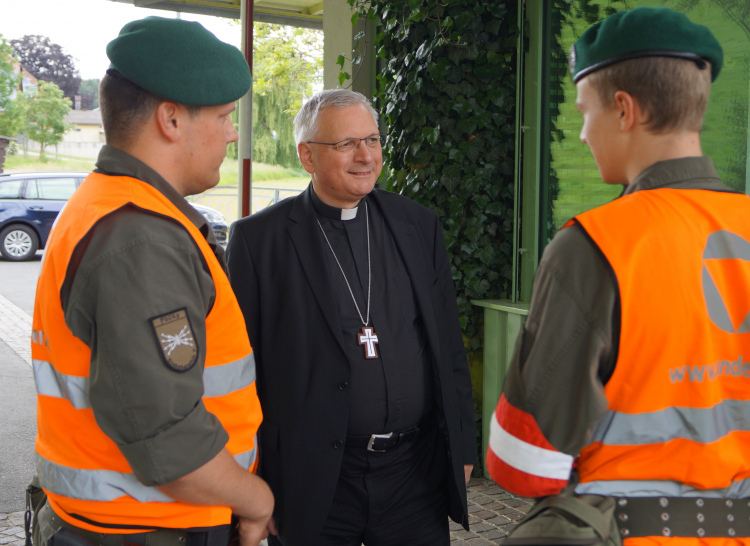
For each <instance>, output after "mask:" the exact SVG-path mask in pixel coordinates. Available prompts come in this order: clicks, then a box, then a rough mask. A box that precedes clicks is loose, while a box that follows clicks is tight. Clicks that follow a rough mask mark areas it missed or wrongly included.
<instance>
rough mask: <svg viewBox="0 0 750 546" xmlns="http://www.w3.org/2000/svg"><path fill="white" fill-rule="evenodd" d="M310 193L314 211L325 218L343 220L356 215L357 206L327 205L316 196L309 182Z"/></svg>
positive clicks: (352, 218) (351, 218) (353, 217)
mask: <svg viewBox="0 0 750 546" xmlns="http://www.w3.org/2000/svg"><path fill="white" fill-rule="evenodd" d="M310 195H311V196H312V202H313V206H314V207H315V211H316V212H317V213H318V214H320V215H321V216H325V217H326V218H330V219H331V220H344V221H346V220H354V219H355V218H356V217H357V211H358V210H359V207H354V208H353V209H340V208H338V207H332V206H331V205H327V204H326V203H324V202H323V201H321V200H320V197H318V195H317V194H316V193H315V189H314V188H313V187H312V184H310ZM365 199H366V198H365ZM363 202H364V199H363V200H362V201H360V204H362V203H363Z"/></svg>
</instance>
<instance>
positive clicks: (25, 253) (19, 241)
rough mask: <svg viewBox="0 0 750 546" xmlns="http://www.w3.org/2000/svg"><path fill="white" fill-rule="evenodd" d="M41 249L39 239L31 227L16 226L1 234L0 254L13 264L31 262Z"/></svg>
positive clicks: (6, 229)
mask: <svg viewBox="0 0 750 546" xmlns="http://www.w3.org/2000/svg"><path fill="white" fill-rule="evenodd" d="M38 248H39V239H38V238H37V236H36V233H34V230H33V229H31V228H30V227H26V226H22V225H20V224H16V225H14V226H9V227H7V228H5V229H4V230H3V231H2V232H1V233H0V253H2V255H3V258H5V259H6V260H9V261H11V262H21V261H23V260H30V259H31V257H32V256H34V254H36V251H37V249H38Z"/></svg>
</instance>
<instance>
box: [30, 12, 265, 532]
mask: <svg viewBox="0 0 750 546" xmlns="http://www.w3.org/2000/svg"><path fill="white" fill-rule="evenodd" d="M107 54H108V56H109V58H110V60H111V63H112V64H111V67H110V69H109V70H107V75H106V76H105V77H104V79H103V80H102V83H101V87H100V98H101V110H102V120H103V125H104V132H105V136H106V140H107V144H106V146H104V147H103V149H102V151H101V153H100V155H99V159H98V161H97V164H96V165H97V168H96V170H95V171H94V172H93V173H91V175H89V177H87V178H86V180H85V181H84V182H83V184H82V185H81V186H80V188H78V190H77V191H76V193H75V194H74V195H73V197H72V198H71V199H70V200H69V201H68V203H67V205H66V208H65V210H63V212H61V214H60V215H59V216H58V218H57V222H56V225H55V227H54V229H53V231H52V234H51V236H50V241H49V243H48V246H47V250H46V252H45V257H44V263H43V265H42V271H41V275H40V278H39V285H38V289H37V290H38V291H37V298H36V307H35V310H34V336H33V339H32V341H33V343H32V352H33V358H34V372H35V380H36V387H37V393H38V406H37V407H38V412H37V413H38V423H39V433H38V436H37V442H36V446H37V475H38V478H37V479H35V482H34V483H33V486H30V489H31V491H30V492H31V493H34V495H33V496H32V497H33V499H34V504H35V514H34V518H35V525H34V531H33V537H34V544H35V546H45V545H47V544H50V545H52V544H55V543H58V542H59V543H60V544H63V543H65V544H67V545H70V544H81V545H83V544H99V545H102V546H120V545H122V544H143V545H146V546H185V545H187V546H191V545H194V546H224V545H226V544H227V543H228V541H229V538H230V534H231V532H232V529H233V526H232V521H234V522H235V524H236V525H237V528H238V529H239V540H240V544H241V545H242V546H257V545H258V544H259V543H260V541H261V540H263V539H264V538H265V537H266V536H267V535H268V533H269V532H274V533H275V528H274V526H273V523H272V520H271V519H270V518H271V514H272V512H273V506H274V499H273V495H272V493H271V490H270V489H269V487H268V486H267V485H266V483H265V482H264V481H263V480H262V479H260V478H259V477H257V476H256V474H255V469H256V468H257V457H258V445H257V439H256V432H257V430H258V427H259V425H260V422H261V420H262V414H261V410H260V404H259V401H258V397H257V395H256V391H255V360H254V355H253V353H252V348H251V347H250V343H249V340H248V338H247V333H246V329H245V323H244V320H243V318H242V313H241V311H240V309H239V306H238V304H237V300H236V298H235V296H234V293H233V292H232V289H231V287H230V285H229V281H228V279H227V277H226V273H225V270H226V264H225V258H224V250H223V248H222V247H221V245H220V244H219V243H218V242H217V240H216V238H215V237H214V234H213V232H212V229H211V226H210V225H209V224H208V223H207V221H206V220H205V219H204V218H203V216H202V215H201V214H200V213H199V212H197V211H196V210H195V209H194V208H193V207H191V205H190V204H189V203H188V202H187V201H186V200H185V197H187V196H189V195H194V194H198V193H201V192H203V191H205V190H207V189H209V188H212V187H213V186H215V185H216V184H217V183H218V182H219V167H220V166H221V164H222V161H223V159H224V157H225V155H226V149H227V145H228V144H229V143H230V142H235V141H236V140H237V132H236V130H235V128H234V126H233V125H232V122H231V120H230V114H231V113H232V112H233V111H234V109H235V101H236V100H237V99H239V98H240V97H242V96H243V95H244V94H245V93H247V92H248V90H249V88H250V83H251V75H250V70H249V68H248V65H247V63H246V61H245V59H244V56H243V55H242V53H241V52H240V51H239V50H237V48H235V47H233V46H231V45H228V44H225V43H223V42H221V41H220V40H218V39H217V38H216V37H215V36H214V35H213V34H211V33H210V32H208V31H207V30H206V29H205V28H203V27H202V26H201V25H200V24H198V23H193V22H187V21H180V20H175V19H164V18H159V17H148V18H146V19H143V20H140V21H133V22H131V23H128V24H127V25H126V26H125V27H124V28H123V29H122V31H121V32H120V35H119V37H117V38H116V39H115V40H113V41H112V42H110V43H109V45H108V47H107ZM34 486H39V487H41V491H40V490H39V489H38V488H35V487H34ZM40 497H41V498H44V497H46V500H40ZM269 522H270V523H269Z"/></svg>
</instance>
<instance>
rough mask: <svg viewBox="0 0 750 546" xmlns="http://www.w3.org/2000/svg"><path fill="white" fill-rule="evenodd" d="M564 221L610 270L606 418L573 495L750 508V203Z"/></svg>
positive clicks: (653, 204)
mask: <svg viewBox="0 0 750 546" xmlns="http://www.w3.org/2000/svg"><path fill="white" fill-rule="evenodd" d="M574 221H575V222H577V223H578V224H579V225H580V226H581V227H582V228H583V229H584V230H585V231H586V233H587V234H588V235H589V236H590V237H591V239H592V240H593V242H594V243H595V244H596V246H597V247H598V248H599V249H600V250H601V251H602V253H603V254H604V256H605V258H606V259H607V261H608V262H609V264H610V265H611V267H612V270H613V271H614V275H615V277H616V282H617V286H618V291H619V299H620V306H621V325H620V345H619V354H618V358H617V365H616V368H615V371H614V374H613V375H612V377H611V379H610V380H609V382H608V383H607V385H606V387H605V393H606V396H607V400H608V401H609V408H608V411H607V413H606V415H605V416H604V417H602V418H601V419H600V420H599V421H598V422H597V424H596V426H595V427H594V431H593V437H592V441H591V443H590V444H589V445H588V446H586V447H585V448H584V449H583V450H582V451H581V454H580V457H579V459H578V471H579V474H580V482H581V483H580V485H579V486H578V487H577V489H576V491H577V492H578V493H590V494H599V495H614V496H702V497H720V498H721V497H730V498H748V497H750V313H748V312H749V311H750V197H748V196H746V195H737V194H732V193H721V192H712V191H706V190H676V189H657V190H646V191H639V192H636V193H633V194H630V195H627V196H625V197H622V198H620V199H617V200H615V201H613V202H611V203H609V204H607V205H604V206H602V207H599V208H597V209H594V210H591V211H589V212H586V213H583V214H581V215H579V216H577V217H576V218H575V219H574ZM658 540H659V541H662V540H668V539H666V538H663V537H661V538H659V539H658ZM671 540H678V541H687V540H692V541H696V540H697V539H687V538H685V539H678V538H675V539H671ZM705 540H706V541H707V542H710V543H711V544H717V543H718V542H719V541H725V540H729V539H719V538H714V539H705ZM628 541H629V544H630V545H633V544H634V542H633V541H635V542H639V543H643V544H645V543H646V541H648V542H649V543H650V544H652V543H654V539H653V538H646V539H628ZM735 543H736V542H735Z"/></svg>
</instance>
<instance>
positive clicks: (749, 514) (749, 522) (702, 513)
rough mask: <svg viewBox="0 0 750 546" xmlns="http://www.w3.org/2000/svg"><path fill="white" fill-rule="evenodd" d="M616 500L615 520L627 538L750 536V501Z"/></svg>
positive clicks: (678, 498)
mask: <svg viewBox="0 0 750 546" xmlns="http://www.w3.org/2000/svg"><path fill="white" fill-rule="evenodd" d="M616 501H617V507H616V509H615V520H616V521H617V526H618V527H619V528H620V534H621V535H622V536H623V538H630V537H653V536H664V537H696V538H709V537H712V538H714V537H723V538H740V537H750V499H724V498H722V499H717V498H712V499H706V498H696V497H692V498H691V497H622V498H617V499H616Z"/></svg>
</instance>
